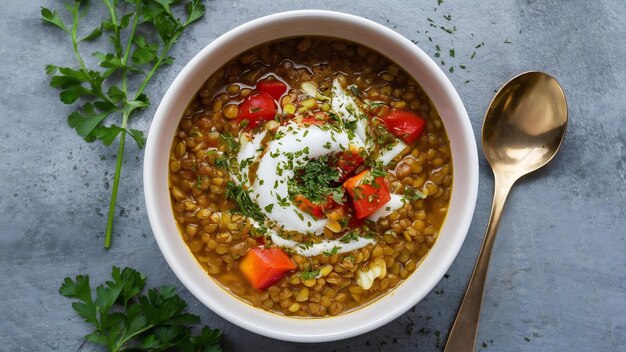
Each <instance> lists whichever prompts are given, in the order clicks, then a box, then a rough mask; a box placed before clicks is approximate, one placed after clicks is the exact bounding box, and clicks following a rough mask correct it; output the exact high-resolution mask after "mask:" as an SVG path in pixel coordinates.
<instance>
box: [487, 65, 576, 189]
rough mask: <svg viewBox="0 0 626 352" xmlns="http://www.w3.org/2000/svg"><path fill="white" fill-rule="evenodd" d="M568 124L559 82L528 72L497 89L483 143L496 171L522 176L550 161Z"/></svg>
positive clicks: (550, 77) (538, 73)
mask: <svg viewBox="0 0 626 352" xmlns="http://www.w3.org/2000/svg"><path fill="white" fill-rule="evenodd" d="M566 127H567V101H566V99H565V94H564V93H563V89H562V88H561V86H560V85H559V83H558V82H557V81H556V80H555V79H554V78H553V77H552V76H550V75H548V74H546V73H543V72H534V71H533V72H526V73H522V74H521V75H519V76H517V77H515V78H513V79H512V80H510V81H509V82H508V83H506V84H505V85H504V86H503V87H502V89H500V90H499V91H498V93H497V94H496V96H495V97H494V98H493V100H492V101H491V104H490V105H489V109H488V110H487V113H486V114H485V120H484V123H483V131H482V144H483V151H484V153H485V157H486V158H487V161H488V162H489V165H491V168H492V169H494V172H498V173H507V174H511V175H515V176H517V178H519V177H520V176H522V175H524V174H527V173H529V172H532V171H535V170H537V169H539V168H540V167H542V166H544V165H545V164H547V163H548V162H549V161H550V160H552V158H553V157H554V156H555V155H556V153H557V151H558V150H559V148H560V146H561V143H562V142H563V137H564V136H565V129H566Z"/></svg>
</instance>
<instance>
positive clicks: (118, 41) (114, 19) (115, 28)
mask: <svg viewBox="0 0 626 352" xmlns="http://www.w3.org/2000/svg"><path fill="white" fill-rule="evenodd" d="M102 2H104V4H105V5H106V6H107V7H108V8H109V13H110V14H111V24H112V25H113V33H114V35H115V40H113V46H114V47H115V54H116V55H117V57H119V58H121V57H122V44H121V43H122V40H121V37H120V26H119V24H118V23H117V15H116V10H115V6H114V5H113V4H111V2H110V1H109V0H103V1H102Z"/></svg>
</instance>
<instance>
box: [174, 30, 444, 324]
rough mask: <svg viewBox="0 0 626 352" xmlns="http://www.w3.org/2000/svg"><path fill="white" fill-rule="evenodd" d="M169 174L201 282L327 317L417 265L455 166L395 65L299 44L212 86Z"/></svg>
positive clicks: (281, 45)
mask: <svg viewBox="0 0 626 352" xmlns="http://www.w3.org/2000/svg"><path fill="white" fill-rule="evenodd" d="M169 178H170V180H169V182H170V194H171V201H172V209H173V213H174V217H175V220H176V223H177V225H178V227H179V230H180V233H181V235H182V237H183V239H184V240H185V242H186V243H187V245H188V247H189V249H190V251H191V252H192V253H193V255H194V256H195V258H196V259H197V261H198V262H199V263H200V265H201V266H202V267H203V268H204V269H205V270H206V271H207V273H208V274H209V275H210V276H211V277H213V278H214V279H215V280H217V282H219V283H220V284H221V285H222V286H223V287H224V288H225V289H227V290H229V291H230V292H231V293H232V294H234V295H235V296H237V297H238V298H240V299H242V300H244V301H246V302H248V303H249V304H252V305H254V306H256V307H259V308H262V309H266V310H269V311H273V312H276V313H280V314H285V315H288V316H298V317H324V316H329V315H331V316H332V315H337V314H341V313H343V312H347V311H350V310H353V309H355V308H358V307H360V306H362V305H364V304H367V303H369V302H371V301H373V300H375V299H377V298H378V297H380V296H382V295H384V294H385V293H387V292H389V291H390V290H392V289H393V288H394V287H396V286H397V285H398V284H400V283H401V282H402V281H403V280H404V279H406V278H407V277H408V276H409V275H410V274H411V273H412V272H413V271H415V270H416V268H417V267H418V265H419V263H420V261H421V260H422V259H423V258H424V256H425V255H426V254H427V253H428V251H429V249H430V248H431V247H432V246H433V244H434V242H435V240H436V238H437V236H438V235H439V230H440V228H441V225H442V223H443V221H444V219H445V216H446V213H447V208H448V203H449V200H450V195H451V191H452V189H451V187H452V159H451V153H450V145H449V141H448V138H447V135H446V131H445V129H444V126H443V123H442V122H441V119H440V117H439V115H438V113H437V111H436V109H435V108H434V106H433V104H432V103H431V101H430V100H429V98H428V96H426V94H425V93H424V92H423V91H422V89H421V88H420V86H419V84H418V83H417V82H415V80H413V79H412V78H411V77H410V76H408V75H407V74H406V73H405V72H404V71H403V70H402V69H401V68H399V67H398V66H397V65H395V64H394V63H393V62H390V61H389V60H388V59H386V58H385V57H384V56H382V55H380V54H378V53H376V52H374V51H372V50H370V49H368V48H366V47H364V46H361V45H358V44H355V43H351V42H347V41H345V40H339V39H334V38H325V37H296V38H287V39H281V40H278V41H274V42H270V43H268V44H264V45H262V46H259V47H256V48H254V49H251V50H249V51H247V52H245V53H243V54H241V55H239V56H238V57H236V58H234V59H233V60H231V61H230V62H228V63H227V64H226V65H224V66H223V67H222V68H221V69H219V70H218V71H217V72H215V73H214V74H213V75H211V76H210V77H209V78H208V80H207V81H206V83H205V85H204V86H203V88H201V90H200V91H199V92H198V93H197V95H196V96H195V97H194V98H193V100H192V101H191V103H190V104H189V106H188V108H187V109H186V111H185V113H184V116H183V117H182V119H181V121H180V123H179V126H178V129H177V131H176V134H175V137H174V140H173V143H172V148H171V152H170V163H169Z"/></svg>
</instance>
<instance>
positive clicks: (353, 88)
mask: <svg viewBox="0 0 626 352" xmlns="http://www.w3.org/2000/svg"><path fill="white" fill-rule="evenodd" d="M348 89H350V92H352V94H353V95H354V96H355V97H360V96H361V91H360V90H359V88H358V87H357V86H355V85H352V86H350V87H348Z"/></svg>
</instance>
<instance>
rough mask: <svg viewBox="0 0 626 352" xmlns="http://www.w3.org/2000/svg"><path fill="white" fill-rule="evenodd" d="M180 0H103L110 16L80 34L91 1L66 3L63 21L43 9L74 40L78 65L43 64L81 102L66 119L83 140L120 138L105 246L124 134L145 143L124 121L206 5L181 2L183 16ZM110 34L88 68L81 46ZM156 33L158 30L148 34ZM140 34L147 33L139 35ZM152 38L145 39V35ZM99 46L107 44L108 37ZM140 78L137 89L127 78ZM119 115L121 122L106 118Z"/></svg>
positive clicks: (64, 94)
mask: <svg viewBox="0 0 626 352" xmlns="http://www.w3.org/2000/svg"><path fill="white" fill-rule="evenodd" d="M179 2H180V1H178V0H125V4H124V3H122V4H120V1H119V0H102V3H103V4H104V6H105V7H106V9H107V12H108V18H106V19H104V20H102V22H101V23H100V25H98V26H97V27H96V28H95V29H93V30H92V31H91V32H89V34H87V35H85V36H82V35H81V34H80V32H82V30H79V26H80V24H81V20H82V19H83V18H84V17H85V16H86V15H87V13H88V8H89V3H88V1H86V0H75V1H73V2H69V3H67V4H66V6H65V7H66V8H67V11H68V12H69V14H70V16H71V20H70V21H69V22H68V23H66V22H65V21H64V20H63V19H62V18H61V16H60V15H59V13H58V12H57V11H56V10H50V9H47V8H45V7H42V8H41V17H42V19H43V20H44V21H46V22H48V23H50V24H52V25H54V26H56V27H58V28H60V29H61V30H63V31H64V32H66V33H67V34H68V35H69V37H70V40H71V43H72V50H73V53H74V56H75V58H76V61H77V63H78V67H69V66H56V65H47V66H46V73H47V74H49V75H51V78H50V85H51V86H52V87H53V88H57V89H59V90H60V91H61V92H60V99H61V101H62V102H63V103H65V104H74V103H77V102H78V103H79V104H80V105H79V106H77V109H76V111H74V112H72V113H71V114H70V115H69V116H68V118H67V121H68V124H69V125H70V126H71V127H72V128H74V129H75V130H76V133H77V134H78V135H79V136H81V137H83V139H84V140H85V141H87V142H94V141H96V140H100V141H101V142H102V143H104V144H105V145H110V144H112V143H113V142H114V141H115V140H116V139H117V138H118V137H119V147H118V152H117V161H116V165H115V176H114V179H113V188H112V190H111V201H110V204H109V214H108V218H107V227H106V232H105V241H104V246H105V247H106V248H109V247H110V246H111V238H112V232H113V219H114V216H115V203H116V200H117V192H118V188H119V182H120V174H121V170H122V164H123V160H124V146H125V140H126V134H129V135H130V136H131V137H132V138H133V140H134V141H135V142H136V143H137V146H138V147H139V148H143V146H144V145H145V138H144V135H143V132H142V131H139V130H136V129H132V128H129V126H128V121H129V119H130V117H131V115H133V113H134V112H135V111H138V110H140V109H144V108H146V107H148V106H149V105H150V102H149V100H148V97H147V96H146V94H145V93H144V91H145V89H146V86H147V85H148V83H149V82H150V79H151V78H152V77H153V76H154V74H155V73H156V72H157V70H158V69H160V68H161V67H163V66H164V65H167V64H171V63H172V62H173V60H174V59H173V58H172V57H171V56H169V51H170V49H171V48H172V45H174V43H175V42H176V41H177V40H178V38H179V37H180V35H181V34H182V33H183V31H184V30H185V28H187V27H188V26H189V25H190V24H191V23H193V22H195V21H196V20H198V19H199V18H201V17H202V16H203V15H204V12H205V8H204V5H202V3H201V2H200V0H191V1H188V2H186V3H185V9H186V10H187V17H186V19H184V20H183V21H181V20H180V19H178V18H177V17H176V16H175V14H174V12H173V9H172V7H173V5H176V4H177V3H179ZM104 33H107V34H108V41H109V42H110V43H112V44H113V50H112V52H108V53H103V52H101V51H95V52H93V53H92V55H93V56H94V57H95V58H96V59H97V60H98V66H99V67H97V68H88V67H87V65H86V63H85V60H84V59H83V55H82V53H81V51H80V50H79V45H80V44H81V43H83V42H85V41H93V40H96V39H98V38H99V37H101V36H102V34H104ZM151 33H155V34H156V35H152V36H151V35H149V34H151ZM143 34H147V36H146V35H143ZM152 37H153V38H154V39H149V38H152ZM101 42H102V44H103V47H105V48H109V45H108V44H106V43H107V42H106V41H104V40H103V41H101ZM136 81H139V82H140V83H139V84H138V85H137V87H134V88H135V89H134V90H133V89H131V82H136ZM114 116H117V118H118V120H119V119H121V122H119V123H120V124H119V125H117V124H115V123H112V122H111V121H110V120H111V118H113V117H114Z"/></svg>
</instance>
